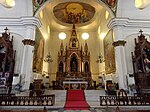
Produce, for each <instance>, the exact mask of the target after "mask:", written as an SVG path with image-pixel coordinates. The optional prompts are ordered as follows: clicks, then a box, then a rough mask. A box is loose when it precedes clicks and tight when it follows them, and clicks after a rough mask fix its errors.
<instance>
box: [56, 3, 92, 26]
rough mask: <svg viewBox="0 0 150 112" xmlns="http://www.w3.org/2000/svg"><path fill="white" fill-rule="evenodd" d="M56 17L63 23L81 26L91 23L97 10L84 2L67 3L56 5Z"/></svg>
mask: <svg viewBox="0 0 150 112" xmlns="http://www.w3.org/2000/svg"><path fill="white" fill-rule="evenodd" d="M53 12H54V16H55V17H56V18H57V19H58V20H59V21H61V22H65V23H69V24H73V23H75V24H80V23H85V22H88V21H90V20H91V19H92V18H93V17H94V14H95V8H94V7H93V6H91V5H90V4H86V3H82V2H65V3H60V4H58V5H56V6H55V7H54V9H53Z"/></svg>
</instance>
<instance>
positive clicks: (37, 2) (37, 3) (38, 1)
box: [32, 0, 118, 15]
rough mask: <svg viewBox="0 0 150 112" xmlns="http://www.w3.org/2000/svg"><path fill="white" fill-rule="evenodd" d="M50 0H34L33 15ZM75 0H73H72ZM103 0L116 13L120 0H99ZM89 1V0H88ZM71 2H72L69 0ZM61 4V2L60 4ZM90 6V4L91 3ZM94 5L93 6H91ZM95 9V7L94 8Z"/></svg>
mask: <svg viewBox="0 0 150 112" xmlns="http://www.w3.org/2000/svg"><path fill="white" fill-rule="evenodd" d="M48 1H49V0H32V2H33V15H35V14H36V12H38V10H39V9H40V7H42V6H43V4H44V3H46V2H48ZM72 1H73V0H72ZM99 1H102V2H103V3H105V4H106V5H107V6H108V7H109V8H110V9H111V10H112V12H113V13H114V14H115V13H116V5H117V1H118V0H99ZM87 2H88V1H87ZM68 3H70V2H68ZM78 4H80V5H81V6H82V7H86V6H85V5H88V4H85V5H84V4H83V3H78ZM60 5H61V4H60ZM89 6H90V5H89ZM91 7H92V6H91ZM89 8H90V7H89ZM92 9H93V8H92Z"/></svg>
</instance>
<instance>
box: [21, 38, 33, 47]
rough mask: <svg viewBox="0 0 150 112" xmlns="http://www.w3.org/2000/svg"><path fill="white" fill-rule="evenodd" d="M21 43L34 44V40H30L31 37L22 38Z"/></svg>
mask: <svg viewBox="0 0 150 112" xmlns="http://www.w3.org/2000/svg"><path fill="white" fill-rule="evenodd" d="M22 43H23V44H24V45H31V46H34V45H35V41H34V40H31V39H24V40H22Z"/></svg>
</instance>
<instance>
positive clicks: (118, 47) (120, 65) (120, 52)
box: [113, 40, 127, 90]
mask: <svg viewBox="0 0 150 112" xmlns="http://www.w3.org/2000/svg"><path fill="white" fill-rule="evenodd" d="M125 43H126V41H124V40H117V41H115V42H114V43H113V45H114V47H115V60H116V75H117V78H118V83H119V89H125V90H127V79H126V76H127V65H126V58H125V48H124V46H125Z"/></svg>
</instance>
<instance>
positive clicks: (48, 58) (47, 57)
mask: <svg viewBox="0 0 150 112" xmlns="http://www.w3.org/2000/svg"><path fill="white" fill-rule="evenodd" d="M44 61H45V62H47V63H51V62H53V59H52V56H51V55H50V52H49V53H48V55H47V56H46V59H45V60H44Z"/></svg>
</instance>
